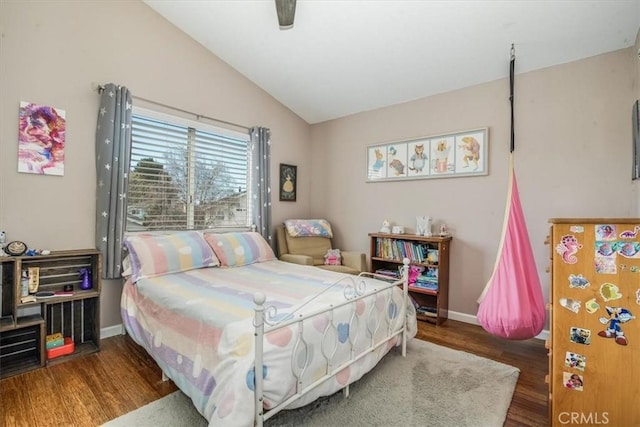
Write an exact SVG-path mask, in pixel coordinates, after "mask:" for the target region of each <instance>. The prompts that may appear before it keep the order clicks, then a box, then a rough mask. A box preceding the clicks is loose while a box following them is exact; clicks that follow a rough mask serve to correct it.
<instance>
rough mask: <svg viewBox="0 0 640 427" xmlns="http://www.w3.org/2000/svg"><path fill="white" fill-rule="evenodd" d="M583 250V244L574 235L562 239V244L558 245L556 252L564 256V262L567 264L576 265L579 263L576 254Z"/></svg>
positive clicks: (567, 235)
mask: <svg viewBox="0 0 640 427" xmlns="http://www.w3.org/2000/svg"><path fill="white" fill-rule="evenodd" d="M579 249H582V244H581V243H579V242H578V239H577V238H576V236H574V235H573V234H566V235H564V236H562V238H561V239H560V243H558V244H557V245H556V252H558V253H559V254H560V256H562V261H563V262H564V263H566V264H575V263H576V262H578V257H577V256H576V254H577V253H578V250H579Z"/></svg>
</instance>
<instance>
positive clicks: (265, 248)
mask: <svg viewBox="0 0 640 427" xmlns="http://www.w3.org/2000/svg"><path fill="white" fill-rule="evenodd" d="M204 238H205V240H206V241H207V242H208V243H209V246H211V248H212V249H213V251H214V252H215V254H216V256H217V257H218V259H219V260H220V265H221V266H222V267H240V266H242V265H249V264H253V263H255V262H263V261H270V260H274V259H276V256H275V254H274V253H273V249H271V246H269V244H268V243H267V241H266V240H264V238H263V237H262V236H261V235H260V234H259V233H256V232H255V231H249V232H244V233H222V234H217V233H205V235H204Z"/></svg>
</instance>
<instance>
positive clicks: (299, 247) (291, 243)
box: [276, 225, 367, 274]
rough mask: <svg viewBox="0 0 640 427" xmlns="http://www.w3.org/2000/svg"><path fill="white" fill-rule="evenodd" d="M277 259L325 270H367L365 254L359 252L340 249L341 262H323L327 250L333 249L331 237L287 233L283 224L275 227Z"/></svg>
mask: <svg viewBox="0 0 640 427" xmlns="http://www.w3.org/2000/svg"><path fill="white" fill-rule="evenodd" d="M276 239H277V244H278V259H280V260H281V261H287V262H293V263H296V264H303V265H312V266H316V267H318V268H324V269H326V270H331V271H337V272H341V273H348V274H360V273H361V272H363V271H366V270H367V259H366V255H365V254H364V253H361V252H351V251H340V255H341V256H342V264H340V265H327V264H325V257H324V256H325V255H326V254H327V251H328V250H330V249H333V247H332V244H331V238H329V237H323V236H297V237H293V236H290V235H289V233H287V229H286V227H285V226H284V225H279V226H277V227H276Z"/></svg>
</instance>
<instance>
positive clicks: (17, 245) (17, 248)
mask: <svg viewBox="0 0 640 427" xmlns="http://www.w3.org/2000/svg"><path fill="white" fill-rule="evenodd" d="M4 251H5V252H6V253H7V254H9V255H11V256H20V255H22V254H23V253H25V252H26V251H27V245H25V244H24V242H21V241H19V240H14V241H13V242H9V243H7V246H5V247H4Z"/></svg>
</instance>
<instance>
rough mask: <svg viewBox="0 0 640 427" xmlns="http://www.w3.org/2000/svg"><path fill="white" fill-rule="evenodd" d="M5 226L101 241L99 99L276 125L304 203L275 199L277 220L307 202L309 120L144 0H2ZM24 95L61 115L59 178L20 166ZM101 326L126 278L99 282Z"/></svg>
mask: <svg viewBox="0 0 640 427" xmlns="http://www.w3.org/2000/svg"><path fill="white" fill-rule="evenodd" d="M0 29H1V31H2V35H1V38H0V43H1V45H0V94H1V96H0V229H2V230H5V231H6V232H7V235H8V239H10V240H23V241H24V242H26V243H27V244H28V245H29V246H30V247H34V248H47V249H51V250H61V249H73V248H85V247H94V206H95V167H94V135H95V124H96V117H97V111H98V101H99V97H98V94H97V93H96V92H95V91H94V90H93V87H92V83H93V82H97V83H109V82H113V83H117V84H122V85H125V86H127V87H129V88H130V89H131V91H132V93H133V94H134V95H136V96H139V97H142V98H147V99H151V100H154V101H158V102H162V103H165V104H169V105H172V106H175V107H179V108H182V109H185V110H187V111H193V112H196V113H200V114H203V115H207V116H211V117H215V118H219V119H222V120H226V121H230V122H234V123H239V124H243V125H246V126H254V125H259V126H265V127H268V128H270V129H271V131H272V156H273V165H274V167H273V168H272V171H271V172H272V180H273V181H274V182H277V178H278V170H277V169H278V168H277V165H278V163H280V162H282V163H290V164H296V165H298V166H299V177H298V189H299V192H298V201H297V202H296V203H280V202H279V201H278V200H277V196H276V197H275V198H274V199H273V219H274V221H276V222H281V221H282V220H283V219H285V218H287V217H298V216H299V217H303V216H306V215H307V213H308V209H309V194H310V191H309V186H310V181H309V179H310V176H309V169H310V162H311V157H310V156H309V155H308V152H309V140H310V133H309V132H310V130H309V125H308V124H307V123H306V122H304V121H303V120H301V119H300V118H298V117H297V116H296V115H294V114H293V113H292V112H291V111H290V110H288V109H286V108H285V107H283V106H282V105H281V104H279V103H278V102H276V101H275V100H274V99H273V98H272V97H271V96H269V95H268V94H266V93H265V92H264V91H262V90H261V89H259V88H258V87H257V86H255V85H254V84H253V83H251V82H249V81H248V80H247V79H246V78H244V77H243V76H242V75H240V74H239V73H237V72H236V71H235V70H233V69H231V68H230V67H229V66H228V65H227V64H225V63H223V62H222V61H220V60H219V59H218V58H217V57H215V56H213V55H211V54H210V53H208V52H207V51H206V50H205V49H204V48H203V47H202V46H200V45H199V44H197V43H195V42H194V41H193V40H191V39H190V38H189V37H187V36H186V35H185V34H184V33H182V32H181V31H179V30H178V29H176V28H175V27H174V26H172V25H170V24H169V23H168V22H167V21H165V20H164V18H162V17H161V16H160V15H158V14H157V13H155V12H154V11H153V10H152V9H150V8H149V7H148V6H146V5H145V4H144V3H142V2H138V1H117V2H107V1H90V2H79V1H78V2H76V1H50V2H26V1H11V0H9V1H5V0H3V1H2V2H0ZM20 101H28V102H35V103H41V104H46V105H51V106H54V107H57V108H60V109H63V110H65V111H66V119H67V139H66V160H65V174H64V176H63V177H56V176H39V175H30V174H22V173H17V157H16V156H17V150H18V143H17V136H18V108H19V105H20ZM103 289H104V293H103V298H102V303H101V306H102V326H109V325H115V324H119V323H120V313H119V297H120V291H121V284H120V283H119V281H110V282H107V283H105V284H104V286H103Z"/></svg>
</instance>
